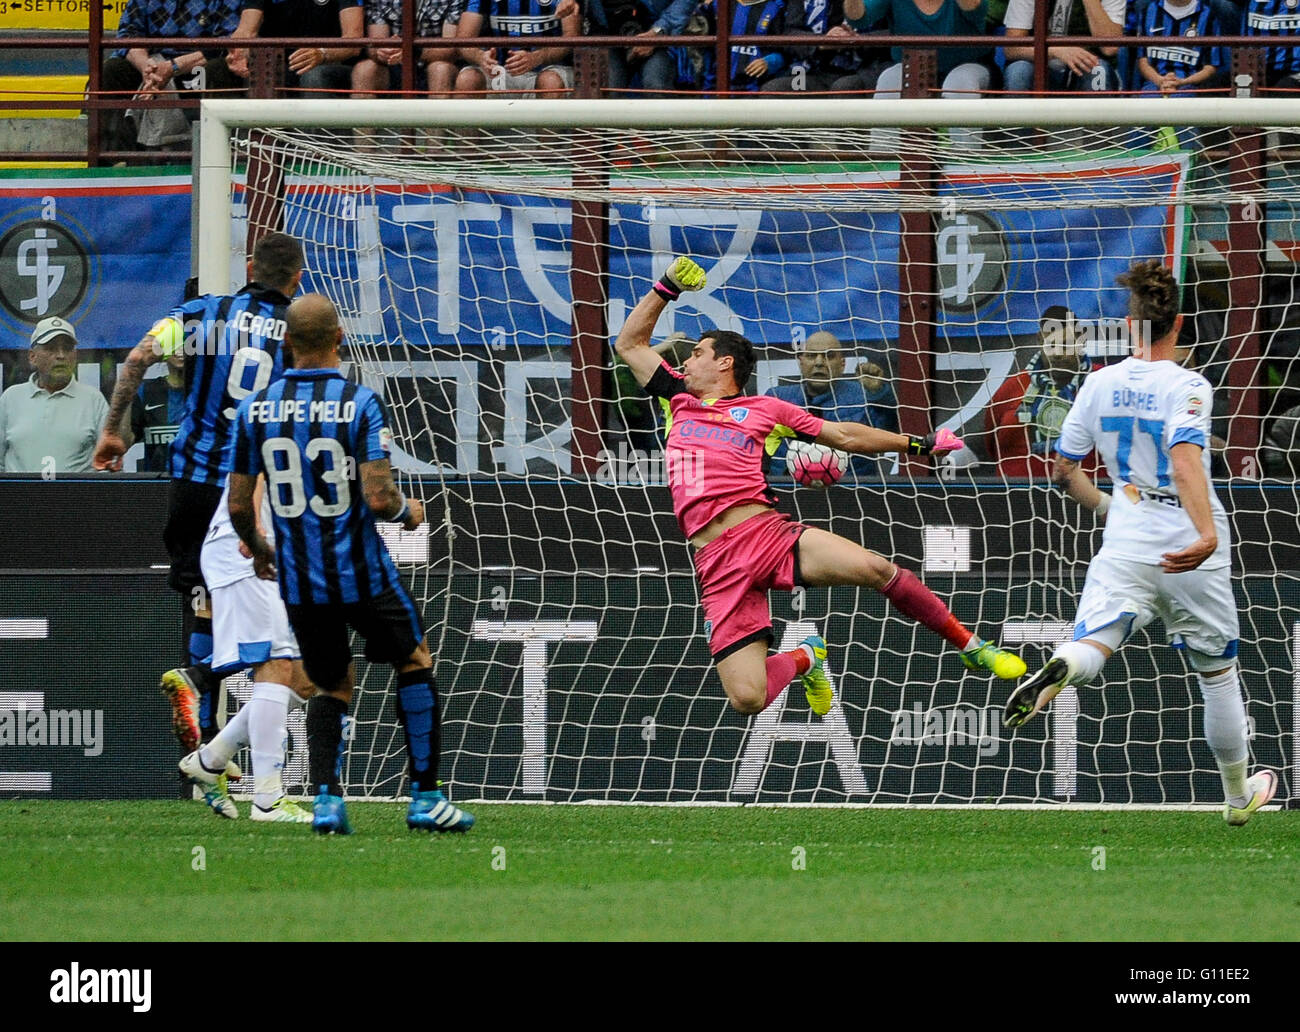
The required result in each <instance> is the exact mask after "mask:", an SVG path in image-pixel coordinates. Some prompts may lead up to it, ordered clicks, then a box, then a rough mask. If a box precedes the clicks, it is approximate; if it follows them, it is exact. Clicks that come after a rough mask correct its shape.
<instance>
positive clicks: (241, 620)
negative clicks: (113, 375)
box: [212, 577, 302, 677]
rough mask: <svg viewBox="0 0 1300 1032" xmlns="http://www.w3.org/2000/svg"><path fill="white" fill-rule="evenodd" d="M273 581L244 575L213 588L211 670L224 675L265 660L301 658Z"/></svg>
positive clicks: (278, 591)
mask: <svg viewBox="0 0 1300 1032" xmlns="http://www.w3.org/2000/svg"><path fill="white" fill-rule="evenodd" d="M301 658H302V653H301V652H300V651H299V650H298V639H297V638H295V637H294V634H293V629H292V628H291V627H290V626H289V614H288V613H287V612H285V608H284V601H283V600H282V599H281V598H280V587H279V585H278V584H276V582H275V581H267V580H262V579H261V578H260V577H245V578H244V579H243V580H237V581H235V582H234V583H233V584H228V585H226V586H225V587H224V588H213V589H212V669H213V671H214V672H215V673H217V674H219V675H221V676H223V677H224V676H225V675H227V674H233V673H235V672H236V671H239V670H246V669H247V668H248V667H251V666H256V665H257V664H258V663H265V662H266V661H267V660H268V659H301Z"/></svg>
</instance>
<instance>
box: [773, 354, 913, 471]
mask: <svg viewBox="0 0 1300 1032" xmlns="http://www.w3.org/2000/svg"><path fill="white" fill-rule="evenodd" d="M864 381H865V383H864ZM865 384H871V391H870V395H871V397H870V398H868V396H867V395H868V392H867V390H866V388H865ZM767 394H768V395H770V396H771V397H774V398H780V399H781V400H782V401H788V402H791V403H792V404H795V405H798V406H799V407H800V408H804V409H807V410H808V411H809V412H811V413H812V414H813V415H814V416H820V417H822V418H823V419H834V420H839V421H845V420H849V421H852V422H855V423H865V424H866V425H868V426H874V427H876V428H877V429H880V430H888V431H890V432H892V433H897V432H898V406H897V403H896V402H895V400H894V391H893V388H892V387H890V385H889V381H888V380H887V379H886V378H885V375H884V370H882V369H881V367H880V366H879V365H878V364H876V363H875V362H866V363H864V365H863V366H861V367H859V370H858V372H857V374H856V375H855V376H852V377H846V376H845V375H844V348H843V346H842V345H841V344H840V342H839V340H838V339H837V338H836V337H835V335H834V334H833V333H828V332H827V331H825V330H819V331H818V332H816V333H814V334H812V335H811V336H810V337H809V338H808V339H807V340H806V341H804V344H803V347H802V348H801V349H800V350H799V382H798V383H784V384H778V385H777V386H776V387H772V388H769V389H768V391H767ZM784 456H785V446H784V444H782V446H781V447H780V448H778V449H777V452H776V455H775V458H777V459H780V460H781V463H782V465H784ZM877 462H878V460H877V459H874V458H870V457H868V456H865V455H854V456H853V459H852V462H851V464H850V467H849V469H850V472H851V473H852V474H853V475H854V476H856V477H858V478H862V477H867V476H871V475H872V474H874V473H876V472H877V471H878V466H877ZM773 466H774V468H775V467H776V463H773Z"/></svg>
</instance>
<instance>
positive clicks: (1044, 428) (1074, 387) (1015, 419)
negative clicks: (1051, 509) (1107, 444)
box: [984, 305, 1096, 480]
mask: <svg viewBox="0 0 1300 1032" xmlns="http://www.w3.org/2000/svg"><path fill="white" fill-rule="evenodd" d="M1038 330H1039V340H1040V343H1041V346H1042V350H1041V351H1040V352H1039V353H1038V354H1037V355H1035V356H1034V357H1033V359H1031V360H1030V362H1029V365H1028V367H1027V368H1026V369H1025V370H1024V371H1023V372H1021V373H1018V374H1017V375H1015V376H1012V377H1009V378H1008V379H1007V380H1005V381H1004V382H1003V384H1002V386H1001V387H999V388H998V389H997V391H996V393H994V395H993V400H992V401H991V402H990V403H989V407H988V411H987V412H986V413H985V416H984V428H985V432H986V441H987V442H988V449H989V457H990V458H992V459H993V461H995V462H996V463H997V464H998V473H1000V474H1001V475H1002V476H1004V477H1032V478H1033V479H1035V480H1049V479H1050V478H1051V473H1052V464H1053V460H1054V456H1053V454H1052V446H1053V445H1054V444H1055V443H1056V439H1057V438H1058V437H1059V436H1060V432H1061V424H1062V423H1063V422H1064V421H1065V416H1066V414H1067V413H1068V412H1069V411H1070V406H1071V405H1073V404H1074V399H1075V398H1076V397H1077V396H1078V393H1079V388H1080V387H1081V386H1083V378H1084V377H1085V376H1087V375H1088V373H1089V372H1090V371H1091V370H1092V362H1091V360H1090V359H1089V358H1088V356H1087V355H1086V354H1085V353H1084V351H1083V348H1082V346H1081V344H1080V342H1079V335H1078V333H1077V332H1076V329H1075V315H1074V313H1073V312H1071V311H1070V310H1069V309H1068V308H1066V307H1065V306H1064V305H1053V306H1052V307H1050V308H1048V309H1047V310H1046V311H1045V312H1043V315H1042V319H1041V320H1040V322H1039V328H1038ZM1086 465H1087V466H1089V467H1090V468H1091V469H1095V468H1096V464H1095V460H1090V462H1089V463H1087V464H1086Z"/></svg>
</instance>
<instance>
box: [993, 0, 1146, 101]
mask: <svg viewBox="0 0 1300 1032" xmlns="http://www.w3.org/2000/svg"><path fill="white" fill-rule="evenodd" d="M1126 6H1127V4H1126V0H1072V2H1071V0H1063V2H1062V0H1057V2H1056V3H1054V4H1051V5H1049V7H1048V16H1047V32H1048V35H1049V36H1115V37H1119V36H1122V35H1123V34H1124V13H1125V8H1126ZM1003 25H1005V26H1006V30H1007V39H1009V40H1010V39H1017V38H1023V37H1026V36H1032V35H1033V32H1034V0H1009V2H1008V3H1007V13H1006V16H1005V19H1004V21H1003ZM1002 52H1003V54H1004V55H1005V56H1006V59H1007V67H1006V70H1005V71H1004V73H1003V80H1004V84H1005V86H1006V89H1007V91H1008V92H1012V93H1022V92H1026V91H1029V90H1032V89H1033V88H1034V48H1033V47H1032V46H1006V47H1003V48H1002ZM1118 53H1119V48H1118V47H1048V48H1047V88H1048V90H1051V91H1054V92H1060V91H1065V90H1074V91H1077V92H1080V93H1102V92H1114V91H1115V90H1118V89H1119V88H1120V76H1119V72H1118V71H1117V70H1116V64H1115V55H1116V54H1118Z"/></svg>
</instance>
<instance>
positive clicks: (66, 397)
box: [0, 317, 108, 477]
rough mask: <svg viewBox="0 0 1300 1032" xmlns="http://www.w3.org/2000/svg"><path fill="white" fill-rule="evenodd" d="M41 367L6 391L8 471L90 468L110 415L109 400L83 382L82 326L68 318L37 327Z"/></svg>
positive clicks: (34, 340)
mask: <svg viewBox="0 0 1300 1032" xmlns="http://www.w3.org/2000/svg"><path fill="white" fill-rule="evenodd" d="M28 357H29V359H30V361H31V364H32V368H33V369H35V372H34V373H32V376H31V379H30V380H26V381H24V382H23V383H16V384H14V385H13V386H12V387H10V388H9V389H8V390H6V391H5V392H4V394H0V469H3V471H4V472H6V473H41V474H45V475H46V476H48V477H53V476H55V475H57V474H59V473H84V472H86V471H88V470H89V469H90V457H91V455H92V454H93V453H94V450H95V441H96V440H97V439H98V438H99V428H100V426H101V425H102V424H103V422H104V417H105V416H106V415H108V402H106V401H105V400H104V396H103V395H102V394H100V393H99V391H97V390H95V388H93V387H86V386H84V385H82V384H80V383H78V382H77V379H76V373H77V331H76V330H74V329H73V328H72V324H71V323H69V322H68V321H67V320H65V319H60V318H57V317H52V318H49V319H42V320H41V321H40V322H38V323H37V324H36V328H35V329H34V330H32V337H31V351H30V352H29V356H28Z"/></svg>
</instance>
